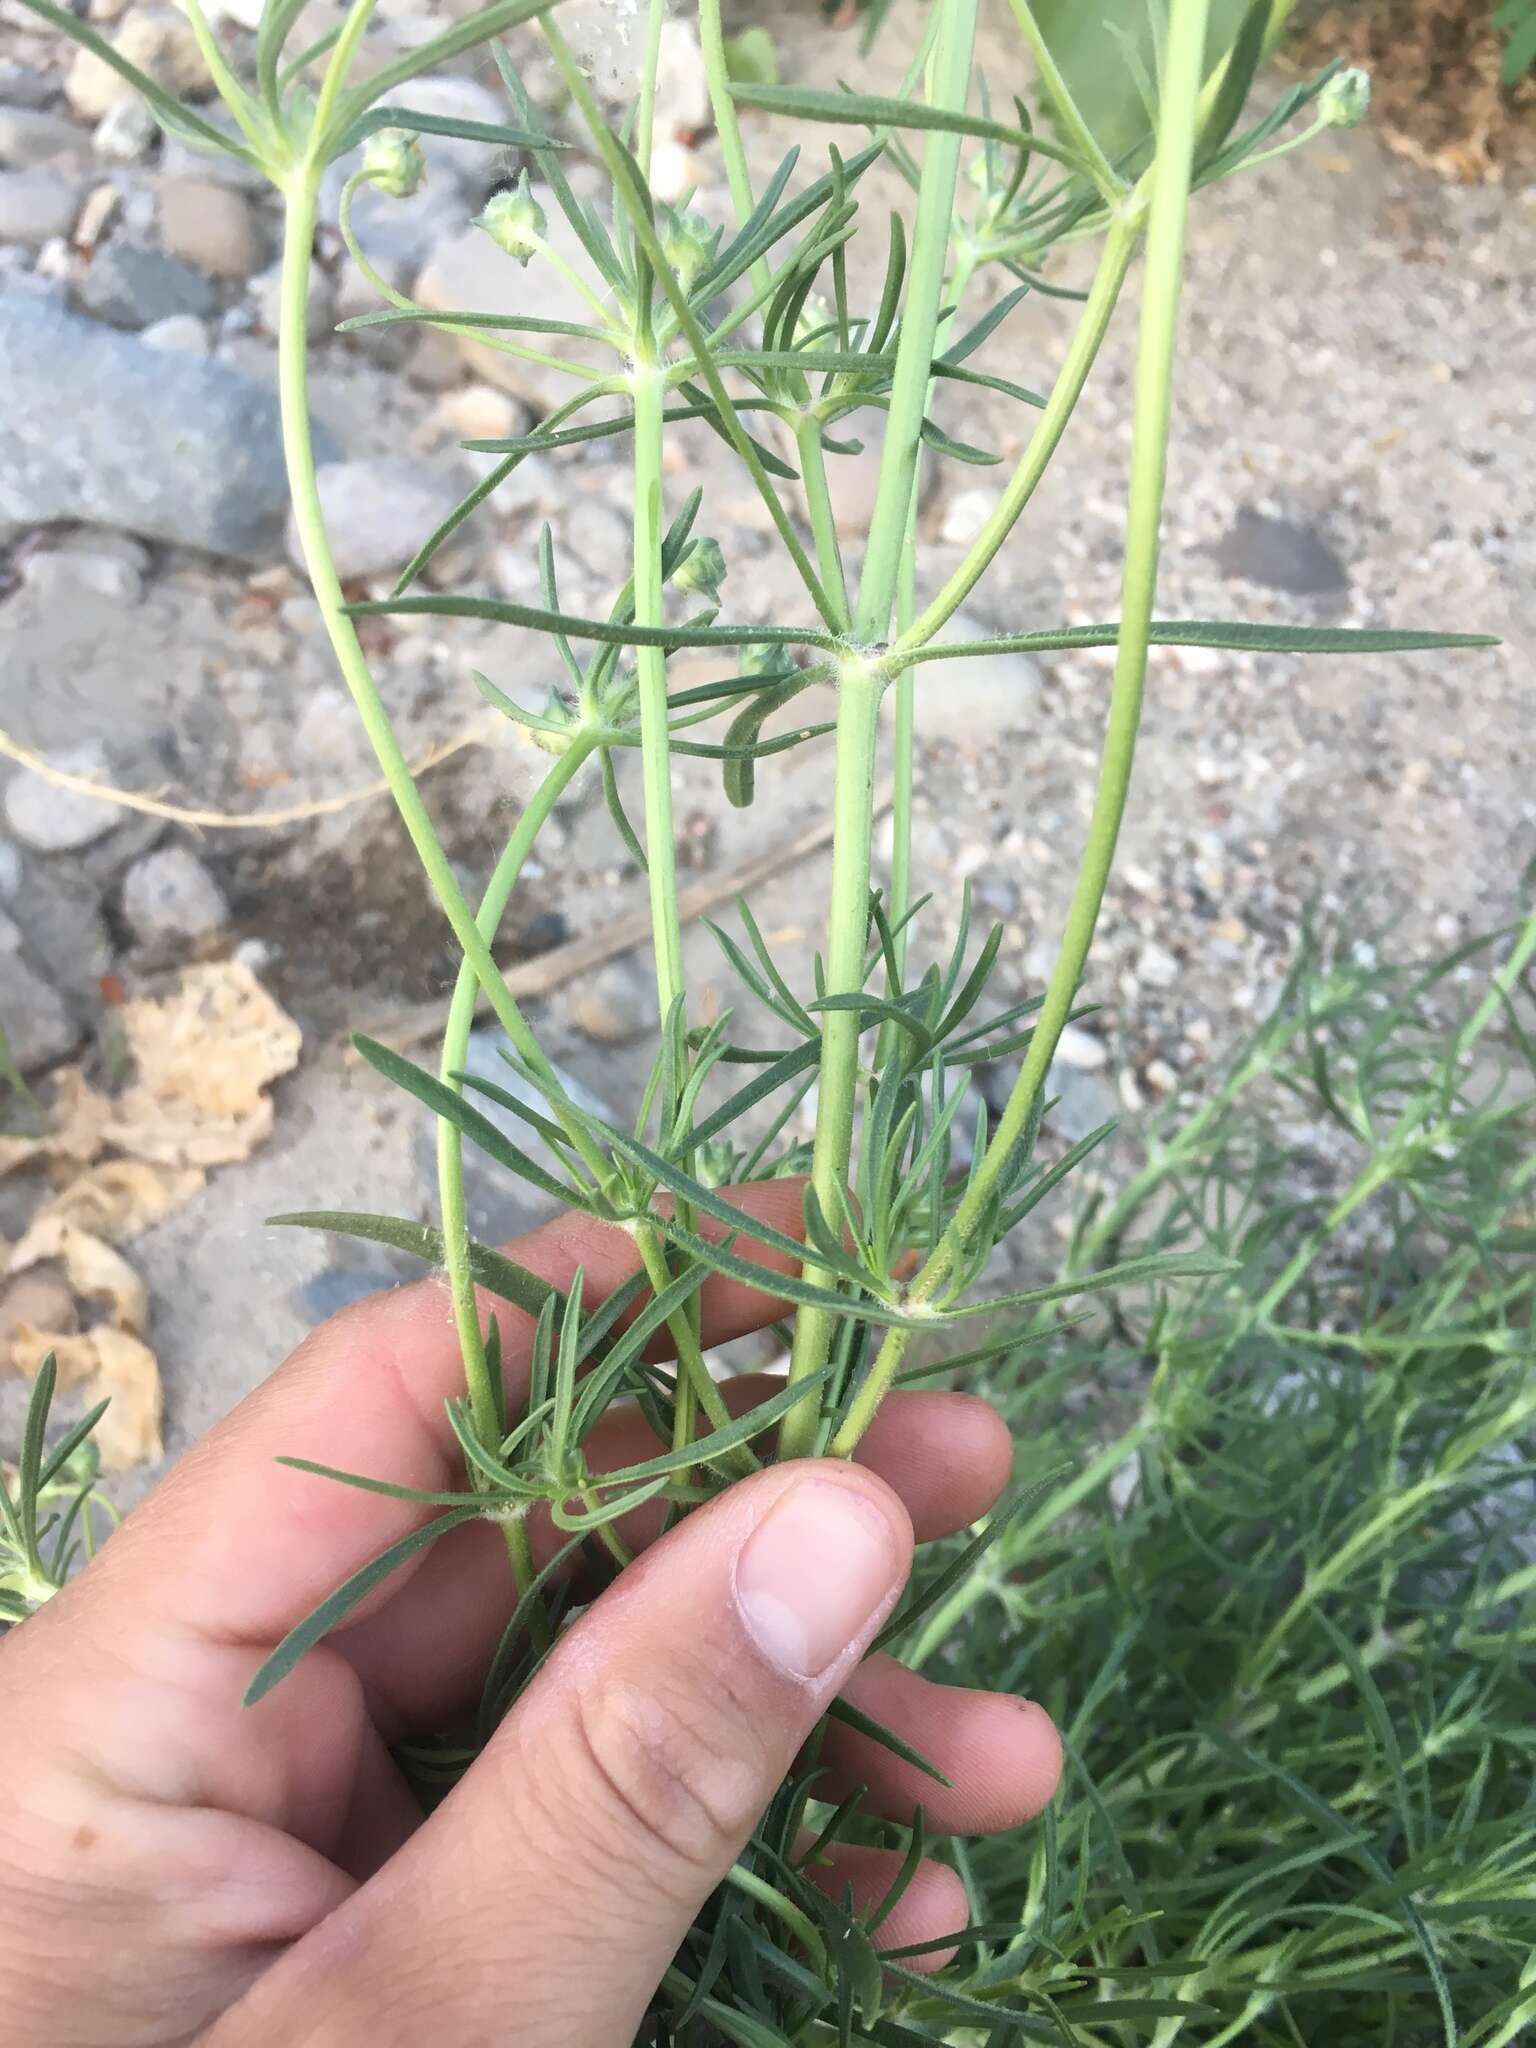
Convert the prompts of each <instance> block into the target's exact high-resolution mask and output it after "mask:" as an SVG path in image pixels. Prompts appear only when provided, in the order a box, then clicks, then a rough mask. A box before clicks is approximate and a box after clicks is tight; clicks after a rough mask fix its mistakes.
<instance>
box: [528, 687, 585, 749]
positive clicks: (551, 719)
mask: <svg viewBox="0 0 1536 2048" xmlns="http://www.w3.org/2000/svg"><path fill="white" fill-rule="evenodd" d="M580 725H581V718H580V715H579V713H578V712H577V711H576V709H575V707H574V706H573V705H572V704H570V703H569V702H568V701H567V699H566V698H564V697H562V696H561V695H560V693H559V691H558V690H551V691H550V693H549V696H548V698H547V699H546V700H545V704H544V709H543V711H542V712H541V713H540V722H539V724H537V725H530V726H529V727H528V737H529V739H531V740H532V741H533V744H534V745H535V746H536V747H541V748H542V749H543V751H544V752H545V753H546V754H554V755H557V756H558V755H560V754H564V753H566V752H568V751H569V748H570V744H571V741H572V739H573V738H574V737H575V734H576V732H577V729H578V728H579V726H580Z"/></svg>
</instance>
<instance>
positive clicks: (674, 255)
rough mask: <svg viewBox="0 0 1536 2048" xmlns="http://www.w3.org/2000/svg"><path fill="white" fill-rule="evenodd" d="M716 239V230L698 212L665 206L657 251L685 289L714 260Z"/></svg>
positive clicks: (718, 233) (717, 231)
mask: <svg viewBox="0 0 1536 2048" xmlns="http://www.w3.org/2000/svg"><path fill="white" fill-rule="evenodd" d="M719 240H720V230H719V229H718V228H712V227H711V226H710V224H709V222H708V221H707V220H705V219H704V218H703V216H702V215H701V214H697V213H693V212H691V211H689V212H685V213H679V212H678V211H677V209H676V208H675V207H669V208H668V209H667V222H666V227H665V230H664V232H663V234H662V237H661V253H662V254H663V255H664V256H665V257H666V259H667V261H668V263H669V264H670V265H671V266H672V271H673V274H674V275H675V277H676V278H677V281H678V283H679V284H680V285H681V286H682V288H683V290H684V291H685V292H691V291H692V290H693V288H694V286H695V285H696V284H697V283H698V281H699V279H700V278H701V277H702V276H703V274H704V272H705V271H706V270H707V269H708V267H709V265H710V264H711V263H712V262H713V261H714V255H715V248H716V245H717V244H718V242H719Z"/></svg>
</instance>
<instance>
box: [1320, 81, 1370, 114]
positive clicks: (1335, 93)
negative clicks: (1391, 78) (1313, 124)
mask: <svg viewBox="0 0 1536 2048" xmlns="http://www.w3.org/2000/svg"><path fill="white" fill-rule="evenodd" d="M1370 108H1371V74H1370V73H1369V72H1368V71H1359V70H1352V71H1338V72H1335V73H1334V75H1333V77H1332V78H1330V79H1329V81H1328V83H1327V84H1326V85H1325V86H1324V87H1323V89H1322V91H1321V92H1320V93H1319V94H1318V96H1317V112H1318V118H1319V120H1321V122H1322V123H1323V125H1324V127H1326V128H1358V127H1359V125H1360V123H1361V122H1362V121H1363V120H1364V119H1365V117H1366V115H1367V114H1368V113H1369V112H1370Z"/></svg>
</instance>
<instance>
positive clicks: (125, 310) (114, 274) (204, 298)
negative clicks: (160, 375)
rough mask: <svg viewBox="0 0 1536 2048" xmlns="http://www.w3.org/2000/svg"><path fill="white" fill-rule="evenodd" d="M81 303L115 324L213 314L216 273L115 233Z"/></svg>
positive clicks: (95, 263) (94, 265)
mask: <svg viewBox="0 0 1536 2048" xmlns="http://www.w3.org/2000/svg"><path fill="white" fill-rule="evenodd" d="M80 303H81V305H83V306H84V307H85V309H86V311H87V312H88V313H94V314H95V316H96V318H97V319H98V320H106V321H108V322H110V324H111V325H112V326H113V327H133V328H139V327H149V326H152V325H153V324H154V323H155V322H156V321H159V320H169V319H170V317H171V315H172V314H173V313H211V312H212V311H213V308H214V307H215V306H216V305H217V303H218V293H217V292H216V290H215V289H214V285H213V281H212V279H211V278H208V277H205V276H204V275H203V273H202V271H201V270H197V269H195V268H194V267H193V266H192V264H190V263H183V262H182V261H181V259H180V258H179V257H177V256H172V255H170V254H168V253H167V251H166V250H164V249H157V248H156V247H155V245H154V244H153V243H152V242H134V241H129V240H127V239H125V238H121V237H118V238H114V239H113V240H112V241H110V242H107V243H105V244H104V245H103V246H102V247H101V248H100V249H98V250H97V251H96V254H95V256H94V257H93V258H92V261H91V267H90V269H89V270H87V272H86V273H85V276H84V278H83V279H82V281H81V285H80Z"/></svg>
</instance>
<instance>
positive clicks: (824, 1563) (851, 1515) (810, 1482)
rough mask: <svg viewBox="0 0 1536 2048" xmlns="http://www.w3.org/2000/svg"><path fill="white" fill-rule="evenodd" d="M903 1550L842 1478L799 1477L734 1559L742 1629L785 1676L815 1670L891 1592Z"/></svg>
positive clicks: (811, 1674) (865, 1624)
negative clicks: (834, 1480) (841, 1482)
mask: <svg viewBox="0 0 1536 2048" xmlns="http://www.w3.org/2000/svg"><path fill="white" fill-rule="evenodd" d="M901 1567H902V1560H901V1555H900V1551H899V1547H898V1545H897V1542H896V1539H895V1533H894V1531H893V1530H892V1528H891V1525H890V1522H889V1521H888V1520H887V1519H886V1517H885V1515H883V1514H882V1513H881V1511H880V1509H879V1508H878V1507H877V1506H876V1505H875V1503H874V1502H873V1501H871V1500H867V1499H865V1497H864V1496H863V1495H862V1494H860V1493H857V1492H855V1491H854V1489H853V1488H852V1487H850V1486H835V1485H830V1484H829V1483H828V1482H827V1481H826V1480H823V1479H802V1480H801V1481H799V1483H798V1484H797V1485H794V1486H791V1487H790V1488H789V1489H788V1490H787V1491H786V1492H784V1493H782V1494H780V1496H779V1498H778V1499H777V1500H776V1501H775V1502H774V1504H773V1506H772V1507H771V1508H770V1509H769V1510H768V1513H767V1514H766V1515H765V1516H764V1517H763V1519H762V1521H761V1522H759V1523H758V1525H757V1527H756V1528H755V1529H754V1530H753V1531H752V1534H751V1535H750V1536H749V1537H748V1538H747V1541H746V1543H745V1545H744V1546H743V1548H742V1552H741V1555H740V1557H739V1558H738V1559H737V1561H736V1604H737V1606H738V1608H739V1609H740V1612H741V1618H742V1621H743V1622H744V1623H745V1624H746V1628H747V1633H748V1634H749V1635H750V1636H751V1637H752V1640H753V1641H754V1642H755V1643H756V1644H757V1647H758V1648H759V1650H761V1651H762V1653H763V1655H764V1656H765V1657H766V1658H767V1659H768V1661H769V1663H770V1664H773V1665H776V1666H777V1668H778V1669H779V1670H780V1671H782V1672H784V1673H785V1675H786V1676H787V1677H789V1678H819V1677H820V1676H821V1674H822V1672H824V1671H825V1670H827V1669H828V1668H829V1666H831V1665H833V1664H835V1663H836V1662H837V1660H838V1658H839V1657H840V1656H842V1654H843V1652H844V1651H845V1650H846V1649H847V1648H848V1646H849V1644H850V1643H853V1642H855V1641H857V1640H858V1639H860V1638H861V1637H862V1636H863V1635H864V1633H865V1632H866V1630H867V1629H868V1628H869V1625H870V1623H871V1621H872V1620H873V1618H874V1617H875V1616H876V1615H877V1614H878V1613H879V1611H880V1609H881V1608H882V1607H883V1606H884V1604H885V1602H886V1601H887V1600H888V1599H889V1597H890V1595H891V1593H892V1591H893V1590H894V1589H895V1587H896V1585H897V1583H898V1581H899V1579H900V1576H901Z"/></svg>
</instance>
